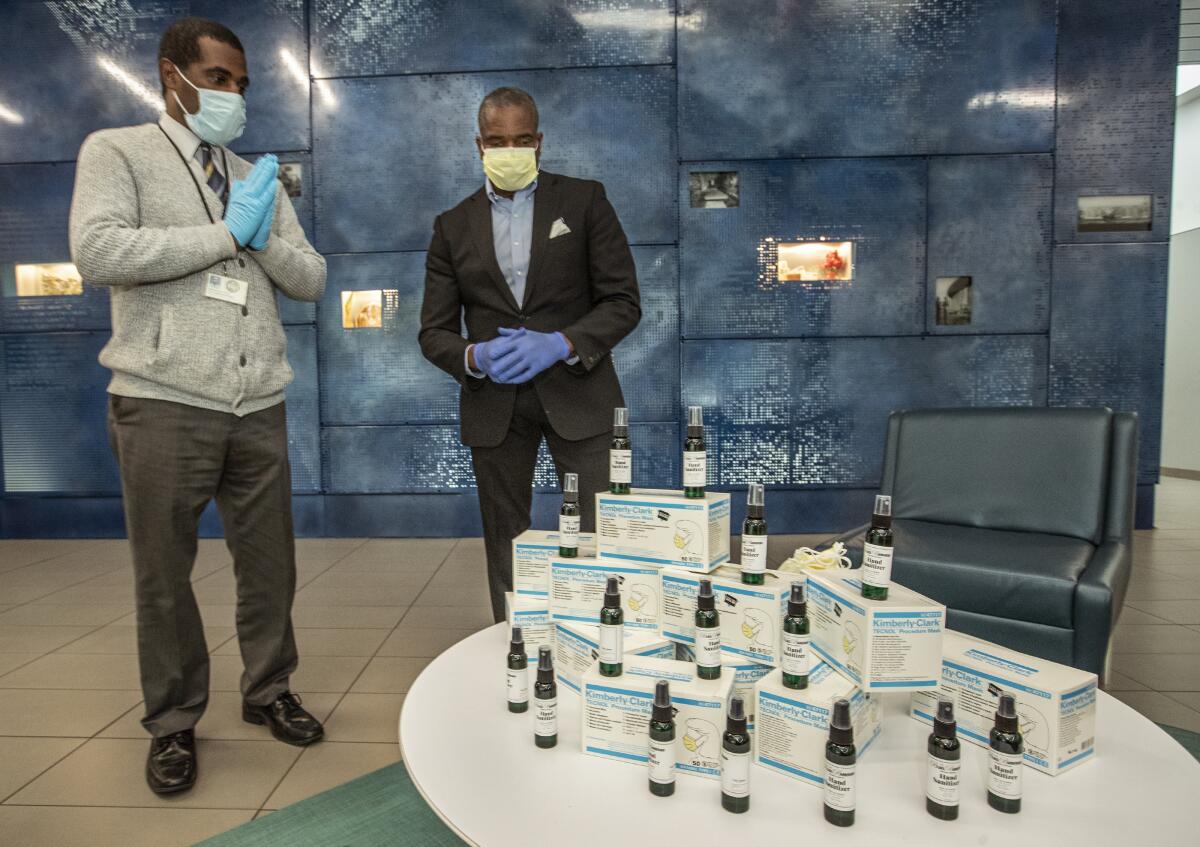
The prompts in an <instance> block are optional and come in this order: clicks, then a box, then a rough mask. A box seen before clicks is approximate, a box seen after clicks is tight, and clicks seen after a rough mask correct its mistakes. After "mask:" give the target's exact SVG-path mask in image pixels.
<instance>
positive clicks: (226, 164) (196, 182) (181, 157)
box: [159, 126, 229, 224]
mask: <svg viewBox="0 0 1200 847" xmlns="http://www.w3.org/2000/svg"><path fill="white" fill-rule="evenodd" d="M159 130H161V131H162V134H163V135H164V136H166V139H167V141H169V142H170V143H171V148H172V149H173V150H174V151H175V155H177V156H178V157H179V161H181V162H183V168H184V170H186V171H187V172H188V176H190V177H191V178H192V185H194V186H196V193H197V194H199V195H200V205H202V206H203V207H204V214H206V215H208V222H209V223H210V224H215V223H216V222H217V219H216V218H214V217H213V215H212V211H211V210H210V209H209V208H208V201H207V200H205V199H204V189H202V188H201V187H200V180H198V179H196V173H195V171H193V170H192V166H191V165H190V164H188V160H187V157H186V156H184V155H183V151H182V150H180V149H179V145H177V144H176V143H175V140H174V139H173V138H171V136H170V135H168V134H167V131H166V130H165V129H163V128H162V127H161V126H160V127H159ZM221 164H222V165H223V166H224V172H225V187H226V190H225V191H222V192H221V193H222V194H226V192H227V190H228V187H229V160H228V159H227V158H226V157H225V148H224V147H222V148H221ZM222 202H224V198H222Z"/></svg>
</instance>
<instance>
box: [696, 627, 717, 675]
mask: <svg viewBox="0 0 1200 847" xmlns="http://www.w3.org/2000/svg"><path fill="white" fill-rule="evenodd" d="M695 651H696V664H697V665H699V666H700V667H702V668H716V667H720V665H721V628H720V627H713V628H712V629H701V628H700V627H696V647H695Z"/></svg>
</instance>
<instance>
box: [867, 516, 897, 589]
mask: <svg viewBox="0 0 1200 847" xmlns="http://www.w3.org/2000/svg"><path fill="white" fill-rule="evenodd" d="M891 584H892V498H891V497H889V496H888V495H887V494H877V495H875V512H874V514H872V515H871V528H870V529H869V530H867V538H866V543H864V544H863V563H862V596H863V597H866V598H867V599H868V600H886V599H887V596H888V586H889V585H891Z"/></svg>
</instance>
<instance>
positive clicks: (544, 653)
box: [533, 645, 558, 747]
mask: <svg viewBox="0 0 1200 847" xmlns="http://www.w3.org/2000/svg"><path fill="white" fill-rule="evenodd" d="M533 708H534V712H533V742H534V743H535V744H537V746H539V747H553V746H554V745H556V744H557V743H558V683H557V682H556V681H555V680H554V657H553V656H552V655H551V654H550V648H549V647H547V646H545V645H543V646H541V647H539V648H538V668H537V682H535V683H534V685H533Z"/></svg>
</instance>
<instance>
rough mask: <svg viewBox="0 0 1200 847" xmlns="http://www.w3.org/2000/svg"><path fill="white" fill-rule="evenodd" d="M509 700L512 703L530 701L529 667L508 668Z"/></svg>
mask: <svg viewBox="0 0 1200 847" xmlns="http://www.w3.org/2000/svg"><path fill="white" fill-rule="evenodd" d="M508 702H510V703H528V702H529V668H528V667H524V668H521V669H520V670H519V671H517V670H513V669H512V668H509V669H508Z"/></svg>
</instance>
